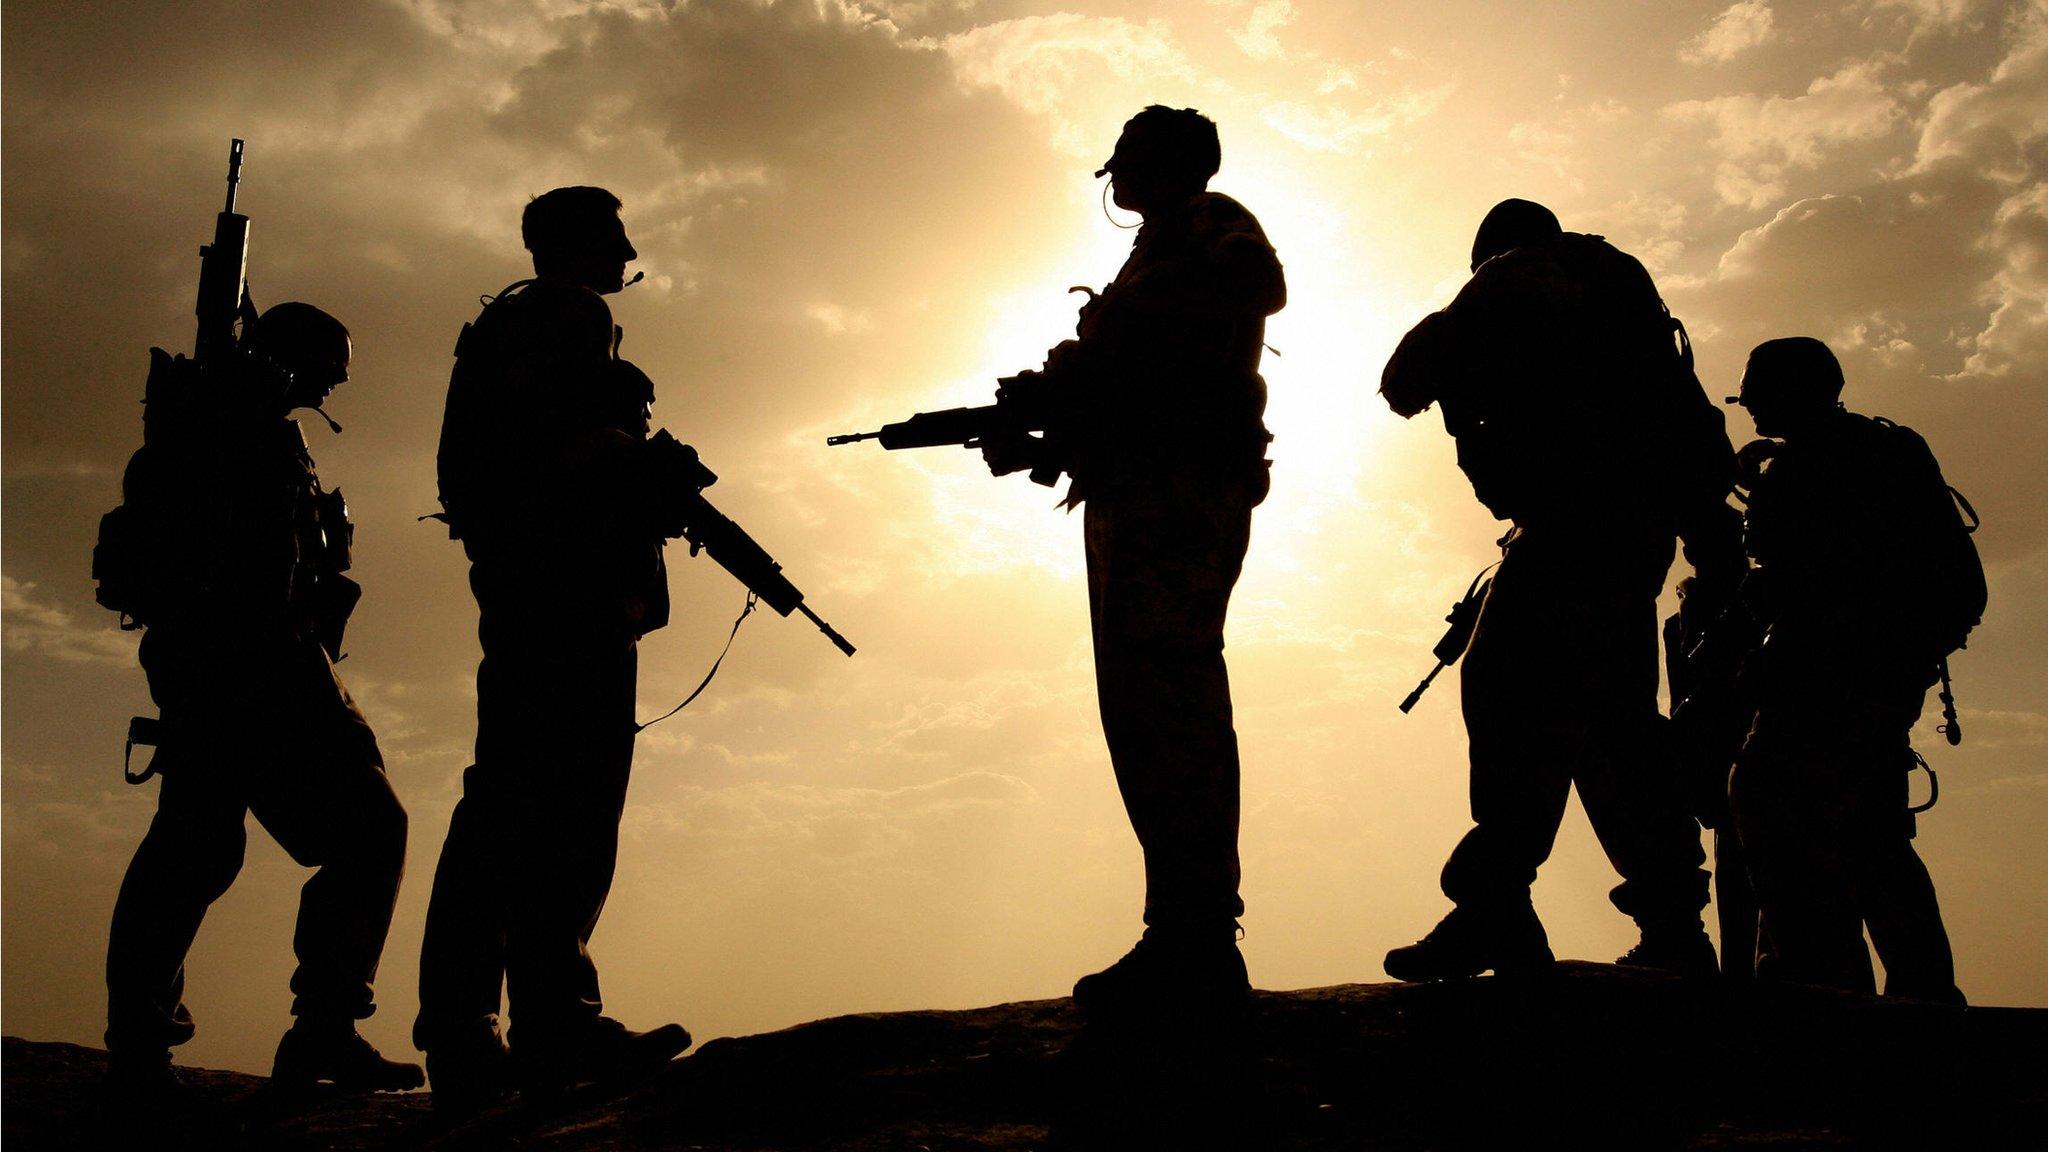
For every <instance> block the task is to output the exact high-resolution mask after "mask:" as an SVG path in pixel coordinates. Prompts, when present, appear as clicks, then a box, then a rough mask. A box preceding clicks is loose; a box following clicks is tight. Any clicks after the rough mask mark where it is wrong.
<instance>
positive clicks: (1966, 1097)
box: [4, 963, 2048, 1152]
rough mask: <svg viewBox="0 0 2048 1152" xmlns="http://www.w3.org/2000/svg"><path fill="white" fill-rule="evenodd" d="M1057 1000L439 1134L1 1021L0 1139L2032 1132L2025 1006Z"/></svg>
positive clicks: (1569, 1137)
mask: <svg viewBox="0 0 2048 1152" xmlns="http://www.w3.org/2000/svg"><path fill="white" fill-rule="evenodd" d="M1082 1025H1083V1020H1082V1018H1081V1016H1080V1015H1079V1014H1078V1013H1077V1012H1076V1011H1075V1009H1074V1007H1073V1005H1072V1004H1071V1003H1070V1002H1069V1001H1066V1000H1045V1001H1033V1002H1028V1003H1019V1004H1004V1005H998V1006H995V1007H991V1008H982V1009H975V1010H972V1011H963V1012H898V1013H882V1014H872V1015H860V1016H843V1017H838V1018H835V1019H830V1020H821V1021H818V1022H816V1023H812V1024H806V1025H802V1026H800V1027H796V1028H791V1029H787V1030H785V1031H781V1032H775V1033H770V1034H766V1035H760V1036H746V1037H740V1038H736V1039H724V1040H714V1041H711V1042H710V1043H707V1044H705V1045H703V1046H702V1047H701V1048H700V1049H698V1050H697V1051H695V1052H693V1053H692V1054H691V1055H689V1056H687V1057H685V1058H684V1059H682V1060H680V1061H678V1062H677V1063H676V1064H675V1065H674V1066H673V1067H671V1068H670V1069H669V1070H668V1071H667V1072H665V1073H664V1074H663V1075H662V1076H660V1077H658V1078H656V1079H654V1080H652V1081H649V1082H646V1083H643V1084H641V1085H639V1086H637V1087H636V1088H634V1089H632V1090H631V1091H628V1092H625V1093H623V1094H620V1095H617V1096H614V1097H611V1098H608V1099H583V1100H580V1101H571V1102H567V1103H564V1104H560V1105H556V1106H553V1107H549V1108H545V1109H543V1108H535V1107H528V1106H523V1105H516V1104H515V1105H512V1106H509V1107H507V1108H505V1109H502V1110H500V1111H499V1112H497V1113H494V1114H491V1115H487V1116H485V1117H482V1118H479V1119H477V1120H475V1121H472V1122H471V1123H469V1124H467V1125H465V1126H463V1127H460V1128H455V1129H452V1130H451V1129H449V1128H447V1127H446V1126H445V1125H439V1124H437V1123H436V1121H435V1120H434V1117H433V1114H432V1109H431V1106H430V1104H429V1102H428V1099H427V1097H426V1096H425V1095H424V1094H420V1093H415V1094H411V1095H406V1096H381V1097H353V1098H340V1099H332V1098H330V1099H314V1100H294V1101H282V1100H277V1099H274V1098H272V1097H271V1096H270V1095H269V1094H268V1093H267V1091H266V1090H265V1088H264V1081H263V1080H262V1079H261V1078H259V1077H253V1076H245V1075H241V1074H237V1073H229V1072H209V1071H203V1070H196V1069H181V1070H180V1075H181V1076H182V1077H183V1078H184V1080H185V1082H186V1083H187V1084H188V1085H189V1086H190V1093H189V1094H190V1096H191V1097H192V1102H191V1104H190V1106H189V1108H188V1109H187V1114H186V1115H183V1116H178V1117H166V1116H153V1117H147V1118H138V1117H124V1116H121V1115H119V1114H118V1113H117V1112H116V1111H114V1110H111V1109H109V1108H107V1107H106V1106H105V1103H104V1101H103V1099H102V1097H101V1095H100V1091H99V1087H98V1076H99V1073H100V1070H101V1068H102V1067H103V1064H104V1059H105V1057H104V1054H103V1053H101V1052H99V1051H97V1050H94V1049H89V1048H81V1047H78V1046H75V1045H66V1044H42V1043H32V1042H28V1041H23V1040H18V1039H13V1038H9V1039H8V1040H7V1041H6V1043H5V1052H4V1058H5V1068H4V1078H5V1101H4V1104H5V1108H4V1141H5V1144H6V1147H7V1149H8V1152H37V1150H42V1149H77V1148H100V1147H107V1146H109V1145H110V1144H116V1143H117V1142H118V1144H124V1145H127V1146H131V1147H133V1146H154V1147H176V1146H194V1147H209V1148H223V1149H228V1148H277V1149H415V1148H418V1149H450V1150H454V1149H472V1148H474V1149H492V1148H521V1149H546V1150H552V1152H570V1150H582V1149H628V1150H641V1149H704V1150H707V1152H714V1150H715V1152H727V1150H730V1152H738V1150H741V1149H770V1148H775V1149H783V1148H789V1149H800V1148H801V1149H809V1148H819V1149H824V1148H832V1149H861V1150H881V1149H910V1150H917V1149H926V1150H941V1149H967V1148H992V1149H1018V1150H1023V1149H1066V1148H1073V1149H1081V1148H1119V1149H1121V1148H1134V1147H1146V1146H1158V1147H1175V1148H1186V1147H1204V1146H1211V1147H1232V1148H1258V1149H1338V1148H1345V1149H1355V1148H1367V1149H1431V1148H1495V1147H1530V1146H1533V1145H1536V1144H1548V1145H1553V1146H1555V1145H1563V1146H1568V1147H1573V1148H1597V1147H1613V1148H1631V1149H1633V1148H1646V1149H1649V1148H1685V1149H1735V1148H1741V1149H1754V1148H1770V1149H1835V1148H1866V1147H1900V1148H1919V1147H1927V1148H2003V1147H2012V1148H2040V1147H2043V1146H2044V1143H2048V1010H2039V1009H2001V1008H1971V1009H1949V1008H1941V1007H1937V1006H1932V1005H1921V1004H1910V1003H1899V1002H1883V1001H1876V1000H1870V999H1866V998H1859V997H1852V996H1844V995H1834V994H1829V993H1824V992H1819V991H1813V990H1797V991H1790V990H1788V991H1780V992H1776V993H1773V994H1770V995H1767V996H1751V997H1746V998H1741V999H1736V998H1730V997H1728V996H1726V995H1724V994H1722V993H1720V992H1719V991H1717V990H1707V989H1700V988H1694V987H1690V986H1687V985H1685V984H1683V983H1682V982H1680V981H1677V980H1675V979H1670V978H1666V977H1661V976H1657V975H1652V974H1646V973H1641V972H1634V971H1630V970H1626V969H1621V968H1615V967H1613V966H1610V965H1600V964H1583V963H1569V964H1564V965H1561V966H1560V967H1559V969H1558V971H1557V972H1556V974H1555V975H1554V976H1552V977H1550V978H1547V979H1544V980H1540V981H1531V982H1523V983H1513V982H1504V981H1500V980H1496V979H1481V980H1474V981H1468V982H1465V983H1461V984H1453V985H1413V984H1354V985H1344V986H1340V987H1334V988H1317V989H1309V990H1303V991H1296V992H1269V993H1260V994H1259V996H1258V997H1257V1001H1256V1004H1255V1006H1254V1010H1253V1012H1252V1014H1251V1017H1250V1019H1249V1020H1248V1021H1247V1022H1246V1023H1245V1024H1244V1026H1243V1027H1242V1029H1241V1030H1235V1031H1233V1030H1224V1029H1218V1028H1215V1027H1213V1026H1202V1025H1201V1024H1200V1022H1194V1021H1190V1022H1186V1023H1185V1024H1184V1025H1183V1026H1182V1027H1181V1028H1179V1029H1177V1030H1176V1031H1174V1032H1173V1033H1172V1034H1167V1035H1162V1034H1158V1033H1151V1034H1120V1033H1109V1032H1104V1031H1102V1030H1100V1029H1094V1028H1089V1029H1084V1028H1083V1026H1082Z"/></svg>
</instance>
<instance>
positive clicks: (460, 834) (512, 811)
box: [413, 187, 690, 1110]
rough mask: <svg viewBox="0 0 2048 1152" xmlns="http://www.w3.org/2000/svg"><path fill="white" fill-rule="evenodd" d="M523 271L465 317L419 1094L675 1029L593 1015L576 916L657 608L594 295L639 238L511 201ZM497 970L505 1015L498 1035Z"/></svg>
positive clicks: (652, 1058)
mask: <svg viewBox="0 0 2048 1152" xmlns="http://www.w3.org/2000/svg"><path fill="white" fill-rule="evenodd" d="M520 231H521V234H522V236H523V238H524V241H525V244H526V247H527V249H528V251H530V252H532V254H533V269H534V279H531V280H522V281H520V282H518V283H517V284H514V285H512V286H511V287H508V288H507V289H505V290H504V291H503V292H501V293H499V294H498V295H497V296H496V297H495V298H493V299H492V300H491V302H490V304H489V306H488V307H486V308H485V309H484V311H483V314H482V315H481V316H479V317H478V318H477V319H476V320H475V321H474V322H473V323H471V324H469V325H466V326H465V327H464V328H463V331H462V336H461V338H460V339H459V340H458V341H457V342H456V347H455V356H456V361H455V371H454V375H453V377H452V378H451V379H450V381H449V386H448V406H447V413H446V417H445V419H444V420H443V423H442V426H441V448H440V482H441V501H442V504H443V505H444V506H445V508H446V509H447V511H446V520H447V523H448V527H449V531H450V534H451V535H453V536H454V537H455V538H456V539H458V540H461V541H462V545H463V549H464V551H465V552H466V553H467V554H468V556H469V560H470V573H469V583H470V588H471V590H472V591H473V592H474V593H475V594H476V600H477V607H478V609H479V611H480V613H481V620H480V623H479V625H478V628H477V634H478V637H479V639H480V640H481V641H482V644H483V652H484V658H483V663H482V665H481V666H480V667H479V668H478V669H477V737H476V764H475V765H474V766H473V767H471V768H470V769H469V770H468V771H467V772H465V773H464V774H463V790H462V791H463V794H462V800H461V802H460V803H458V804H457V805H456V808H455V814H454V817H453V818H452V820H451V821H450V824H449V828H448V840H447V842H446V844H444V845H443V847H442V849H441V860H440V865H439V867H438V869H437V870H436V872H435V874H434V892H433V897H432V900H431V902H430V903H429V906H428V909H427V926H426V938H425V940H424V941H423V943H422V946H421V953H420V1014H419V1019H418V1021H417V1022H416V1024H415V1025H414V1029H413V1040H414V1042H415V1043H416V1044H418V1045H419V1046H420V1048H421V1049H423V1050H424V1051H425V1052H426V1053H427V1070H428V1073H429V1074H430V1076H431V1077H432V1080H433V1087H434V1097H435V1102H436V1105H437V1106H440V1107H454V1108H456V1109H458V1110H459V1109H463V1108H467V1107H472V1106H475V1105H478V1104H481V1103H485V1102H487V1101H488V1100H490V1099H491V1098H493V1097H495V1096H498V1095H500V1094H502V1093H503V1092H505V1091H506V1090H507V1089H508V1088H509V1087H511V1086H512V1084H513V1083H514V1077H513V1075H512V1064H511V1062H510V1061H509V1059H508V1055H509V1054H516V1056H517V1057H518V1064H517V1066H518V1071H519V1075H518V1078H517V1079H518V1082H519V1083H520V1084H521V1085H522V1086H523V1087H524V1088H525V1089H526V1090H528V1091H537V1092H548V1091H554V1090H558V1089H560V1088H563V1087H566V1086H569V1085H573V1084H576V1083H579V1082H584V1081H591V1080H603V1079H617V1078H625V1077H631V1076H633V1075H636V1074H638V1073H641V1072H645V1071H648V1070H652V1069H655V1068H659V1067H660V1066H661V1065H663V1064H666V1063H667V1062H668V1061H669V1060H671V1059H673V1058H674V1057H675V1056H676V1055H677V1054H678V1053H680V1052H682V1051H683V1050H684V1049H686V1048H688V1047H689V1045H690V1035H689V1033H688V1032H685V1031H684V1030H683V1029H682V1027H681V1026H680V1025H676V1024H667V1025H663V1026H662V1027H659V1028H656V1029H653V1030H652V1031H648V1032H635V1031H632V1030H629V1029H628V1028H626V1027H625V1025H623V1024H621V1023H619V1022H618V1021H617V1020H614V1019H612V1018H610V1017H608V1016H605V1015H603V1007H604V1002H603V998H602V997H601V996H600V994H599V991H598V980H597V966H596V965H595V964H594V963H593V962H592V961H591V958H590V951H589V945H590V936H591V933H592V932H593V931H594V930H595V929H596V927H597V920H598V915H599V913H601V912H602V911H603V910H604V903H605V897H606V895H607V894H608V893H609V892H610V890H611V884H612V875H613V871H614V869H615V867H616V864H617V858H618V838H619V818H620V816H621V814H622V813H623V811H624V806H625V801H626V782H627V777H628V774H629V772H630V771H631V768H632V762H633V737H634V734H635V732H636V730H637V729H636V726H635V723H634V719H633V705H634V689H635V682H636V671H637V667H638V665H637V644H638V642H639V638H640V637H641V636H643V635H645V634H646V633H648V632H651V631H653V630H654V629H656V628H660V627H661V626H662V625H664V624H666V623H667V622H668V585H667V571H666V569H665V568H664V567H663V564H662V533H661V531H660V530H659V529H658V528H656V527H654V526H653V525H654V524H655V522H656V521H657V519H658V517H657V515H656V511H655V509H654V508H653V500H654V497H653V494H652V493H651V492H649V491H648V488H649V485H648V484H647V483H645V482H643V481H644V477H645V469H646V461H647V459H648V453H647V452H646V450H645V445H646V443H647V441H646V437H647V430H648V417H649V405H650V404H651V403H652V402H653V399H654V397H653V389H652V385H651V384H650V383H649V382H648V379H647V377H646V376H644V375H642V374H641V373H640V372H639V371H638V370H637V369H635V368H633V367H632V365H631V364H629V363H627V362H625V361H622V360H620V359H618V346H619V339H620V332H619V329H617V328H616V327H614V326H613V324H612V316H611V310H610V308H609V307H607V306H606V304H605V301H604V297H605V296H606V295H609V294H611V293H614V292H617V291H619V290H620V289H621V288H623V287H624V286H625V282H626V281H625V269H626V264H627V262H628V261H631V260H633V259H634V258H636V257H637V256H638V253H636V252H635V251H634V250H633V245H632V243H631V242H630V241H628V240H627V239H626V228H625V225H624V224H623V223H622V222H621V221H620V219H619V200H618V197H616V196H614V195H612V194H611V193H610V192H607V191H605V190H604V189H602V188H590V187H570V188H557V189H555V190H554V191H552V192H548V193H545V194H543V195H541V196H538V197H536V198H535V199H533V200H532V201H531V202H529V203H528V204H527V206H526V210H525V214H524V216H523V217H522V219H521V222H520ZM501 989H502V990H503V991H504V992H505V994H506V995H508V996H509V998H510V1001H511V1005H512V1011H513V1014H514V1016H515V1018H516V1020H515V1023H516V1027H515V1028H514V1029H513V1035H512V1037H511V1040H512V1042H513V1048H512V1049H511V1052H510V1053H509V1054H508V1050H507V1048H506V1043H505V1040H504V1039H502V1038H501V1037H500V1033H499V1028H498V1013H499V1008H500V993H501Z"/></svg>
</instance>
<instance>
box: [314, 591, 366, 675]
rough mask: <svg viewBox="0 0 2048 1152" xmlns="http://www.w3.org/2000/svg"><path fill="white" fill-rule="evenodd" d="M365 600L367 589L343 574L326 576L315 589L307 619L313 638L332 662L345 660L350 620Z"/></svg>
mask: <svg viewBox="0 0 2048 1152" xmlns="http://www.w3.org/2000/svg"><path fill="white" fill-rule="evenodd" d="M362 598H363V586H362V585H360V584H358V583H356V582H355V581H353V580H351V579H349V578H348V577H346V576H343V575H341V574H339V573H334V574H331V575H324V576H322V577H321V578H320V580H319V581H318V582H317V583H315V584H314V585H313V592H312V595H311V596H310V597H309V599H308V602H307V604H306V605H305V619H306V622H307V626H308V627H309V628H310V629H311V631H312V635H313V638H314V639H316V640H318V641H319V642H320V647H322V648H325V649H326V650H327V658H328V659H329V660H335V661H339V660H341V659H342V658H343V653H342V651H341V639H342V636H343V634H344V633H346V632H347V631H348V618H349V617H350V616H352V615H354V614H355V610H356V603H357V602H358V601H360V600H361V599H362Z"/></svg>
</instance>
